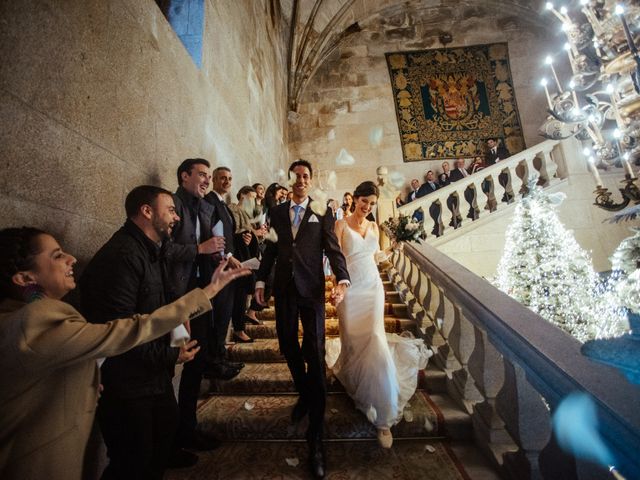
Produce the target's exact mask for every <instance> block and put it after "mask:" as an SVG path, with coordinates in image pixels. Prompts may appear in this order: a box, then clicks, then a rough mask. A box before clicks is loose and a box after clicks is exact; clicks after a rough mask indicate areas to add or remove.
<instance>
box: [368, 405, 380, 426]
mask: <svg viewBox="0 0 640 480" xmlns="http://www.w3.org/2000/svg"><path fill="white" fill-rule="evenodd" d="M377 418H378V412H377V411H376V409H375V408H373V405H369V408H368V409H367V420H369V421H370V422H371V423H375V422H376V419H377Z"/></svg>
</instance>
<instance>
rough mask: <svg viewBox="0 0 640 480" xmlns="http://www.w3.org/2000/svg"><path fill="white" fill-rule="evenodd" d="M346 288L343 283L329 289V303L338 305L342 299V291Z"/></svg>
mask: <svg viewBox="0 0 640 480" xmlns="http://www.w3.org/2000/svg"><path fill="white" fill-rule="evenodd" d="M346 289H347V287H346V285H345V284H343V283H341V284H338V285H337V286H336V287H334V288H333V289H332V290H331V303H333V304H334V305H335V306H338V304H339V303H340V302H341V301H342V300H343V299H344V292H345V290H346Z"/></svg>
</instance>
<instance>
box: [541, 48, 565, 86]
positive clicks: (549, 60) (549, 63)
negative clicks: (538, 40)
mask: <svg viewBox="0 0 640 480" xmlns="http://www.w3.org/2000/svg"><path fill="white" fill-rule="evenodd" d="M544 63H546V64H547V65H549V66H550V67H551V73H553V78H554V79H555V80H556V85H557V86H558V91H559V92H560V93H562V92H563V90H562V85H560V80H558V75H557V74H556V69H555V68H553V58H552V57H551V55H547V58H545V59H544Z"/></svg>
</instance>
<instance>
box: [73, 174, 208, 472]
mask: <svg viewBox="0 0 640 480" xmlns="http://www.w3.org/2000/svg"><path fill="white" fill-rule="evenodd" d="M125 209H126V212H127V221H126V222H125V224H124V226H123V227H122V228H120V230H118V231H117V232H116V233H115V234H114V235H113V236H112V237H111V239H110V240H109V241H108V242H107V243H106V244H105V245H104V246H103V247H102V248H101V249H100V250H99V251H98V253H96V255H95V256H94V257H93V259H92V260H91V262H89V265H88V266H87V268H86V269H85V271H84V274H83V275H82V279H81V281H80V286H81V302H82V309H83V311H84V313H85V315H86V317H87V319H88V320H89V321H90V322H93V323H105V322H108V321H110V320H114V319H117V318H126V317H131V316H133V315H134V314H136V313H141V314H144V313H151V312H153V311H154V310H156V309H157V308H159V307H162V306H163V305H166V304H167V303H168V301H167V295H166V285H167V281H166V280H167V279H166V276H165V273H166V271H165V264H164V258H163V255H162V253H161V245H162V242H163V241H164V240H165V239H166V238H167V237H168V236H169V234H170V233H171V229H172V228H173V226H174V224H175V223H176V222H177V221H178V220H179V217H178V216H177V215H176V212H175V207H174V203H173V198H172V195H171V192H168V191H167V190H164V189H162V188H159V187H154V186H149V185H143V186H139V187H136V188H134V189H133V190H132V191H131V192H130V193H129V195H127V199H126V201H125ZM197 352H198V347H196V342H195V341H191V342H188V343H186V344H185V345H182V346H181V347H179V348H173V347H172V346H171V345H170V335H165V336H163V337H160V338H158V339H156V340H153V341H151V342H148V343H145V344H143V345H140V346H139V347H136V348H134V349H132V350H130V351H129V352H127V353H124V354H122V355H118V356H115V357H110V358H108V359H106V360H105V362H104V364H103V365H102V384H103V385H104V392H103V394H102V397H101V399H100V402H99V405H98V412H97V418H98V422H99V424H100V428H101V430H102V435H103V437H104V440H105V444H106V445H107V453H108V456H109V465H108V466H107V469H106V470H105V472H104V474H103V477H102V478H103V479H129V478H130V479H134V478H135V479H138V478H148V479H156V478H157V479H160V478H162V475H163V473H164V469H165V468H166V467H167V466H187V465H193V464H194V463H195V462H196V461H197V457H196V456H195V455H193V454H191V453H189V452H186V451H172V446H173V440H174V438H175V432H176V429H177V426H178V408H177V404H176V400H175V396H174V394H173V387H172V384H171V379H172V377H173V374H174V367H175V364H176V362H178V363H183V362H189V361H190V360H191V359H193V357H194V356H195V355H196V353H197Z"/></svg>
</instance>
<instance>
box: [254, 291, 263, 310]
mask: <svg viewBox="0 0 640 480" xmlns="http://www.w3.org/2000/svg"><path fill="white" fill-rule="evenodd" d="M254 296H255V297H256V302H258V305H262V306H263V307H264V306H265V305H266V304H265V303H264V288H256V291H255V293H254Z"/></svg>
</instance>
